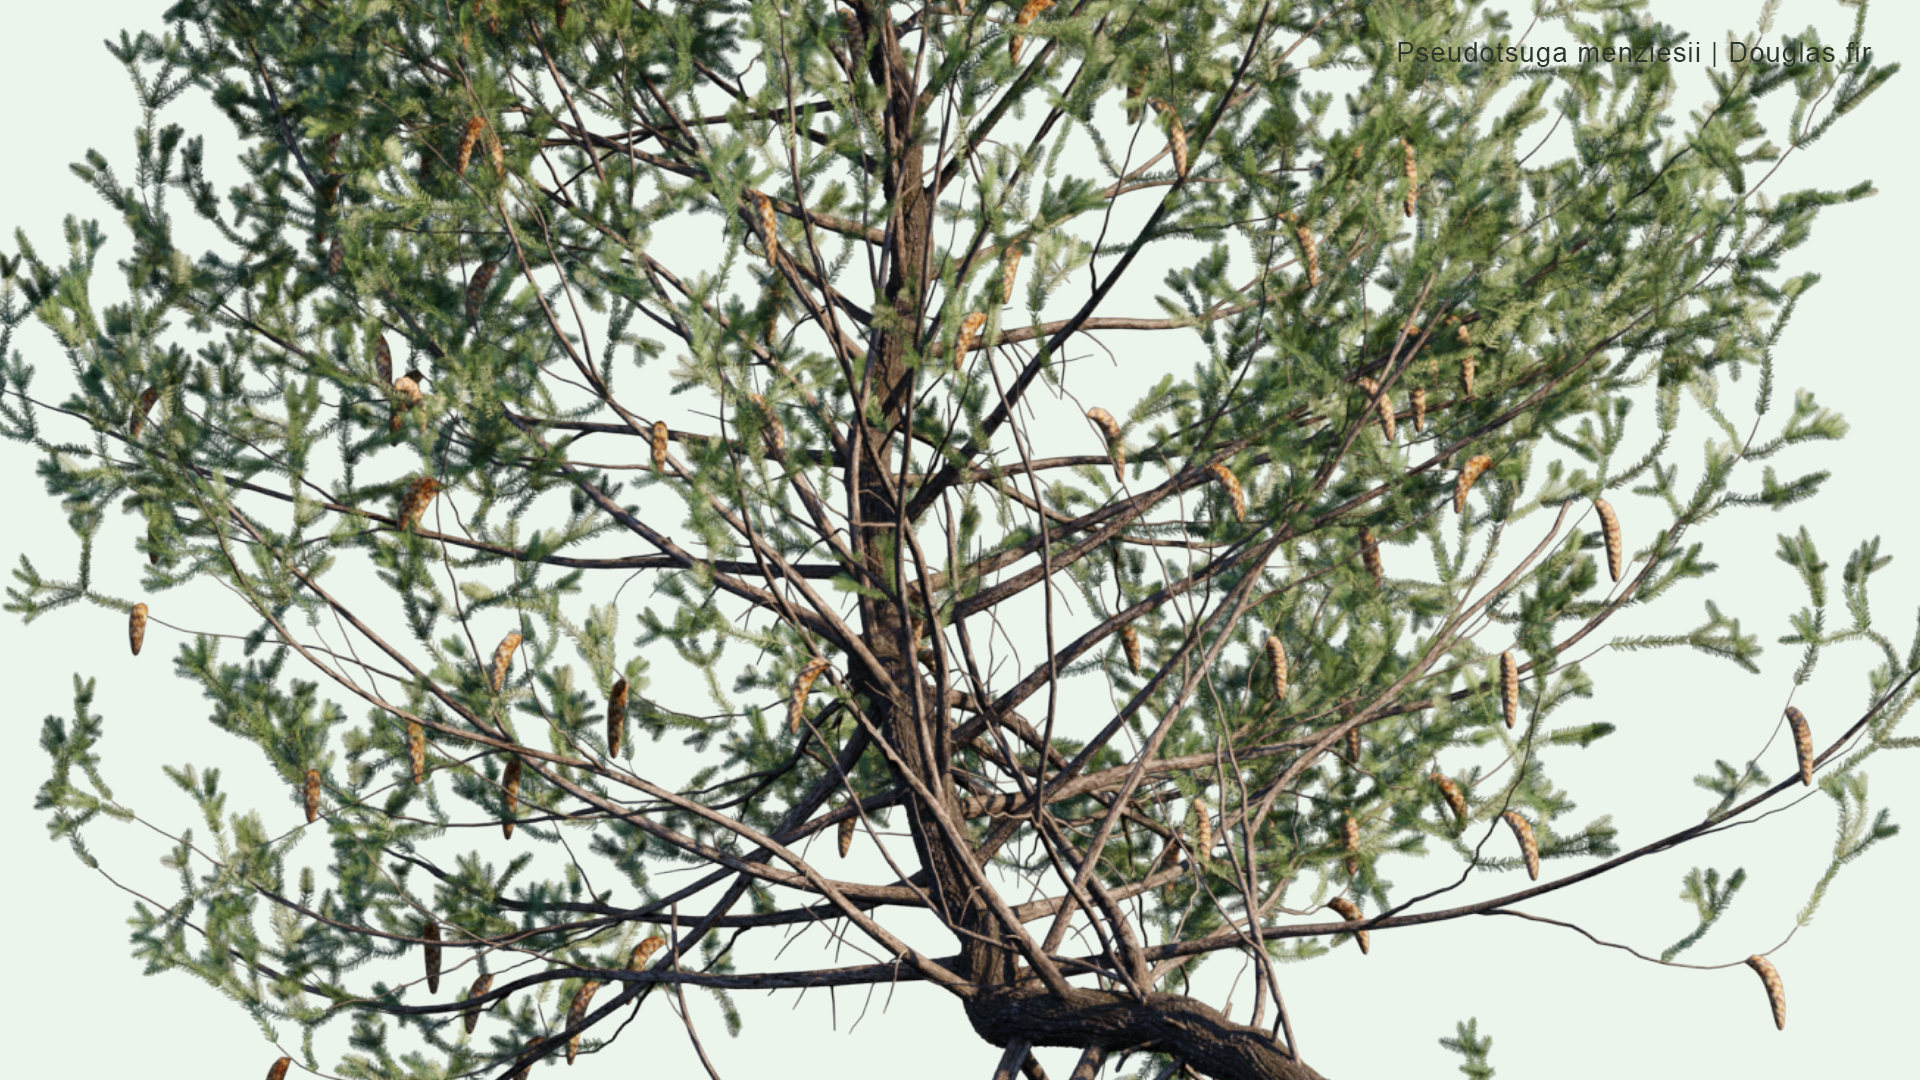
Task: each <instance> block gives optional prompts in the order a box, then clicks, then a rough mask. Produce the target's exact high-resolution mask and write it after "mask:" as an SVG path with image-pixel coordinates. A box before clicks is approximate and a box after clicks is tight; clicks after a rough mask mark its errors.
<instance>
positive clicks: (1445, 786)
mask: <svg viewBox="0 0 1920 1080" xmlns="http://www.w3.org/2000/svg"><path fill="white" fill-rule="evenodd" d="M1432 780H1433V782H1434V783H1435V784H1437V785H1439V787H1440V795H1441V797H1442V798H1444V799H1446V800H1447V806H1448V807H1449V808H1450V809H1452V811H1453V816H1454V817H1455V818H1457V819H1459V822H1460V824H1462V825H1465V824H1466V823H1467V800H1466V799H1465V798H1464V797H1463V796H1461V794H1460V786H1459V785H1458V784H1455V783H1454V782H1453V781H1452V780H1450V779H1448V778H1447V777H1446V776H1445V775H1444V774H1442V773H1434V774H1433V777H1432Z"/></svg>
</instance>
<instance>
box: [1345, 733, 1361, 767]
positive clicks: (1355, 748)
mask: <svg viewBox="0 0 1920 1080" xmlns="http://www.w3.org/2000/svg"><path fill="white" fill-rule="evenodd" d="M1347 761H1349V762H1351V763H1352V764H1354V765H1358V764H1360V729H1359V728H1358V727H1351V728H1348V729H1347Z"/></svg>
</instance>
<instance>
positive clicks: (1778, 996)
mask: <svg viewBox="0 0 1920 1080" xmlns="http://www.w3.org/2000/svg"><path fill="white" fill-rule="evenodd" d="M1747 966H1748V967H1750V968H1752V969H1753V970H1754V971H1755V972H1756V973H1757V974H1758V975H1759V976H1760V981H1761V982H1762V983H1765V984H1766V987H1767V1004H1768V1005H1771V1006H1772V1007H1773V1026H1774V1029H1775V1030H1777V1031H1785V1030H1787V988H1786V986H1785V984H1783V983H1781V981H1780V973H1779V972H1778V971H1775V970H1774V969H1773V963H1772V961H1770V960H1768V959H1767V958H1766V957H1764V956H1749V957H1747Z"/></svg>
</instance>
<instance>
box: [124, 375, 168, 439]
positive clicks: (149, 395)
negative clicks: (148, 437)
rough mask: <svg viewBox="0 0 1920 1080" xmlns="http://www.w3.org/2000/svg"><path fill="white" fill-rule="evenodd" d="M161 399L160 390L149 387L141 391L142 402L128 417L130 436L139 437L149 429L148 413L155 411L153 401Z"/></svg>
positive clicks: (128, 432)
mask: <svg viewBox="0 0 1920 1080" xmlns="http://www.w3.org/2000/svg"><path fill="white" fill-rule="evenodd" d="M159 400H160V391H159V390H157V389H155V388H154V387H151V386H149V387H147V388H146V389H145V390H142V391H140V403H139V404H138V405H135V406H134V407H133V413H132V414H131V415H130V416H128V417H127V434H128V437H130V438H134V439H137V438H139V437H140V433H141V432H143V431H145V430H147V414H148V413H150V412H152V411H153V403H154V402H156V401H159Z"/></svg>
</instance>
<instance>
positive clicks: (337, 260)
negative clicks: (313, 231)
mask: <svg viewBox="0 0 1920 1080" xmlns="http://www.w3.org/2000/svg"><path fill="white" fill-rule="evenodd" d="M346 264H347V246H346V245H345V244H343V243H341V242H340V238H339V237H337V236H336V237H334V238H333V242H332V243H330V244H328V245H327V274H328V275H329V276H337V275H338V274H339V273H340V268H341V267H342V266H345V265H346Z"/></svg>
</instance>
